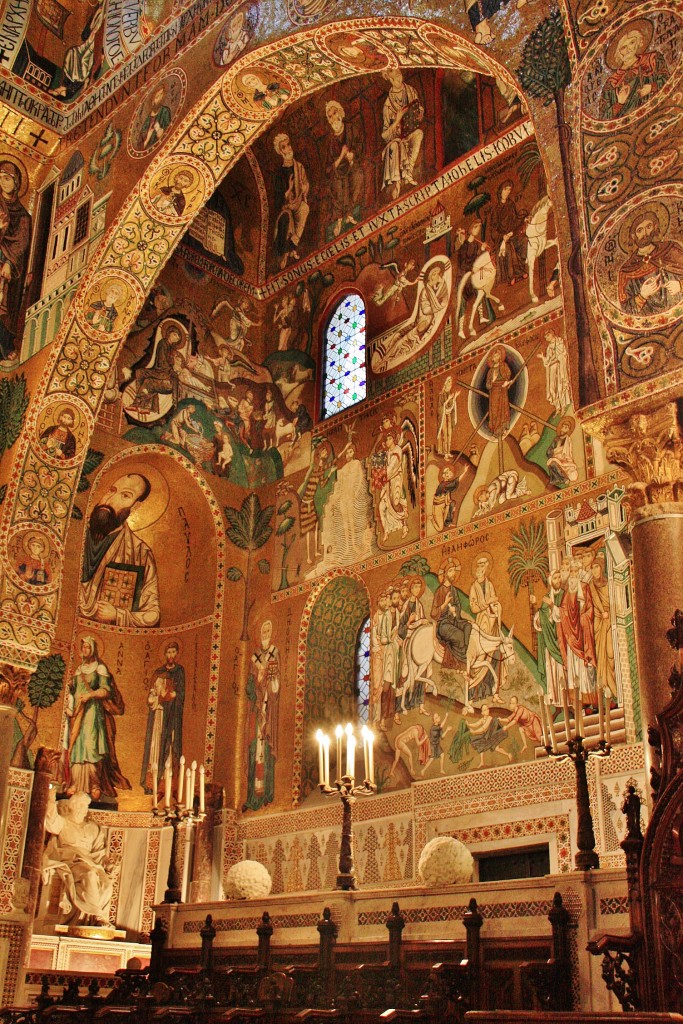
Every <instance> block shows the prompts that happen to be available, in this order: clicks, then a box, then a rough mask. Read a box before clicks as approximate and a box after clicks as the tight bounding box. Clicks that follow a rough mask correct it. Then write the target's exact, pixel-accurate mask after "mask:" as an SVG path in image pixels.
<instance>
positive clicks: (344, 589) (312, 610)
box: [292, 569, 370, 807]
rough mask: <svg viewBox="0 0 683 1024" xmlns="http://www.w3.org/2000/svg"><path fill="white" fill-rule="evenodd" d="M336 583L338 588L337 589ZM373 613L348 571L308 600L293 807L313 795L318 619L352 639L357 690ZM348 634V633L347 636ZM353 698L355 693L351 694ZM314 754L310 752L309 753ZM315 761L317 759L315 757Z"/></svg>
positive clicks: (300, 657) (325, 581) (358, 580)
mask: <svg viewBox="0 0 683 1024" xmlns="http://www.w3.org/2000/svg"><path fill="white" fill-rule="evenodd" d="M335 584H336V586H335ZM369 612H370V595H369V593H368V590H367V587H366V586H365V582H364V580H363V577H362V576H360V575H359V574H358V573H355V572H352V571H350V570H345V569H335V570H334V571H332V572H330V573H328V575H327V576H324V577H323V578H322V579H321V580H320V582H319V583H318V584H317V586H315V587H314V588H313V590H312V591H311V593H310V594H309V595H308V599H307V601H306V604H305V606H304V610H303V612H302V613H301V623H300V626H299V643H298V647H297V657H296V683H295V692H294V763H293V765H292V807H298V806H299V804H300V802H301V800H302V798H303V797H304V796H307V795H308V793H309V792H310V786H309V787H308V788H307V789H305V787H304V781H305V780H304V778H303V776H304V768H305V762H307V760H309V758H307V757H305V756H304V755H305V751H304V743H305V741H306V736H305V735H304V729H305V727H306V715H307V714H308V713H310V711H311V710H313V709H312V708H311V707H310V705H309V701H308V700H307V694H309V693H310V690H311V688H312V687H311V674H312V673H314V672H316V671H317V670H318V668H322V666H321V664H320V663H317V664H316V665H313V664H312V662H311V658H310V654H309V652H308V645H309V643H310V638H311V637H312V635H313V633H312V631H311V630H312V628H313V627H314V626H315V622H316V620H317V622H318V624H319V626H320V627H321V628H322V629H323V631H324V630H325V629H326V628H327V627H328V626H330V627H331V628H332V629H334V630H335V632H334V636H339V635H340V634H341V631H342V630H346V632H347V633H348V636H349V643H348V645H347V647H348V651H347V654H348V660H349V671H348V683H349V685H350V686H351V687H353V682H354V677H353V662H354V657H355V651H356V640H357V634H358V628H359V627H360V625H361V623H362V622H363V621H364V620H365V619H366V618H367V616H368V614H369ZM349 621H353V622H354V626H353V627H352V628H348V622H349ZM344 635H346V633H345V634H344ZM349 694H350V695H352V690H350V691H349ZM308 753H309V754H310V751H309V752H308ZM313 760H315V759H314V758H313ZM304 789H305V791H303V790H304Z"/></svg>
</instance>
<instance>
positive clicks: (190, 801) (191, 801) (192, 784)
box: [187, 761, 197, 810]
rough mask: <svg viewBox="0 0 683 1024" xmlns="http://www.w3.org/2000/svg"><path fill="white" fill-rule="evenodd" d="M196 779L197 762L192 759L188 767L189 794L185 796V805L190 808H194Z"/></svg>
mask: <svg viewBox="0 0 683 1024" xmlns="http://www.w3.org/2000/svg"><path fill="white" fill-rule="evenodd" d="M196 780H197V762H196V761H193V762H192V765H191V768H190V795H189V796H188V798H187V806H188V807H189V809H190V810H192V809H193V808H194V790H195V783H196Z"/></svg>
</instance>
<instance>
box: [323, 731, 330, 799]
mask: <svg viewBox="0 0 683 1024" xmlns="http://www.w3.org/2000/svg"><path fill="white" fill-rule="evenodd" d="M323 753H324V755H325V757H324V762H325V785H326V786H329V784H330V737H329V736H328V735H327V733H324V734H323Z"/></svg>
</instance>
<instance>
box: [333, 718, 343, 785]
mask: <svg viewBox="0 0 683 1024" xmlns="http://www.w3.org/2000/svg"><path fill="white" fill-rule="evenodd" d="M334 735H335V737H336V739H337V765H336V768H335V771H336V773H337V778H338V779H341V777H342V775H343V774H344V772H343V770H342V736H343V735H344V730H343V729H342V727H341V725H338V726H337V728H336V729H335V730H334Z"/></svg>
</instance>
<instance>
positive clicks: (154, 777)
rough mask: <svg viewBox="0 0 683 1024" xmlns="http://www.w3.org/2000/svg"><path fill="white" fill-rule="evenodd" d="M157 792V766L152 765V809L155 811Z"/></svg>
mask: <svg viewBox="0 0 683 1024" xmlns="http://www.w3.org/2000/svg"><path fill="white" fill-rule="evenodd" d="M158 790H159V766H158V765H157V764H156V763H154V764H153V765H152V808H153V809H154V810H155V811H156V809H157V792H158Z"/></svg>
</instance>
